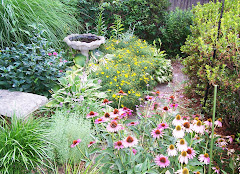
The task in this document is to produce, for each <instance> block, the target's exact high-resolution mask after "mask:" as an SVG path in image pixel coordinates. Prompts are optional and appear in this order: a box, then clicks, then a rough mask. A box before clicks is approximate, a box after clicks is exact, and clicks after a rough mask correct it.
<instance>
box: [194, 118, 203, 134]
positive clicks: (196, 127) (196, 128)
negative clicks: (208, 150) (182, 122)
mask: <svg viewBox="0 0 240 174" xmlns="http://www.w3.org/2000/svg"><path fill="white" fill-rule="evenodd" d="M204 130H205V127H204V125H202V122H201V121H200V120H198V121H197V123H196V124H195V125H194V126H193V131H195V132H196V133H200V134H203V133H204Z"/></svg>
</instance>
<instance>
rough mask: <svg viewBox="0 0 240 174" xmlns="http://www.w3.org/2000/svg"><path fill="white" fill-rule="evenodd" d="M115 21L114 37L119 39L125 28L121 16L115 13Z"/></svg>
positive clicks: (112, 27)
mask: <svg viewBox="0 0 240 174" xmlns="http://www.w3.org/2000/svg"><path fill="white" fill-rule="evenodd" d="M114 17H115V21H114V23H113V25H112V26H111V27H110V28H111V33H112V37H113V38H115V39H119V37H120V35H121V34H122V31H123V30H124V28H123V24H122V19H121V16H119V15H114Z"/></svg>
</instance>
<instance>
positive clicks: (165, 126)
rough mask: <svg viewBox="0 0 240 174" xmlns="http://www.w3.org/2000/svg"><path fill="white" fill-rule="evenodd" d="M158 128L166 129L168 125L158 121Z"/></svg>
mask: <svg viewBox="0 0 240 174" xmlns="http://www.w3.org/2000/svg"><path fill="white" fill-rule="evenodd" d="M158 128H159V129H167V128H169V126H168V124H167V123H160V124H159V125H158Z"/></svg>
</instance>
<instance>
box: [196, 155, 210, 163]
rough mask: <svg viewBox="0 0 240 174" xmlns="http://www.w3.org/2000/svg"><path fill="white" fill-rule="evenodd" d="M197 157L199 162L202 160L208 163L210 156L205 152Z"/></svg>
mask: <svg viewBox="0 0 240 174" xmlns="http://www.w3.org/2000/svg"><path fill="white" fill-rule="evenodd" d="M198 159H199V161H200V162H204V163H205V164H209V162H210V157H209V155H208V154H207V153H205V154H201V155H199V156H198Z"/></svg>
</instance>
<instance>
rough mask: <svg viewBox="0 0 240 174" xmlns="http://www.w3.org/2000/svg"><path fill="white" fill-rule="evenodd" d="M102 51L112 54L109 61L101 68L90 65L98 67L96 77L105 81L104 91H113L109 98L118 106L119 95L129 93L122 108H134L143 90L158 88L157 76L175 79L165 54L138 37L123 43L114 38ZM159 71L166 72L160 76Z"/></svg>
mask: <svg viewBox="0 0 240 174" xmlns="http://www.w3.org/2000/svg"><path fill="white" fill-rule="evenodd" d="M122 38H125V37H122ZM101 48H102V51H103V52H104V53H106V54H108V55H106V56H105V58H106V60H105V61H106V62H105V63H103V64H101V63H100V66H99V65H98V64H90V65H89V66H90V68H93V69H95V66H97V67H98V68H97V71H95V72H93V74H92V75H93V76H94V77H97V78H99V79H101V80H102V86H103V87H102V88H101V90H103V91H109V96H111V97H110V98H109V99H110V100H112V101H114V103H116V104H115V105H114V106H115V107H116V106H117V103H118V102H117V101H118V98H119V96H118V95H116V93H118V92H119V91H120V90H123V91H124V92H125V93H127V94H128V97H123V98H122V99H121V103H122V106H126V107H128V108H132V109H133V108H134V107H135V105H136V104H137V103H136V102H137V100H138V99H139V98H140V97H141V96H142V93H143V91H145V90H147V88H148V89H151V88H153V87H154V86H155V85H156V81H155V76H156V77H158V80H160V81H162V82H165V81H170V79H171V63H170V60H166V59H164V56H165V54H163V53H162V52H160V53H157V50H156V49H155V48H154V47H153V46H150V45H148V44H147V43H146V41H142V40H140V39H138V38H137V37H135V36H133V37H130V38H128V39H126V38H125V39H121V40H116V39H110V40H108V41H107V43H106V44H105V45H104V46H103V47H101ZM100 62H101V61H100ZM157 69H158V70H159V73H160V69H161V70H162V71H161V73H160V76H158V75H157V74H156V73H155V72H156V70H157ZM147 86H149V87H147Z"/></svg>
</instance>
